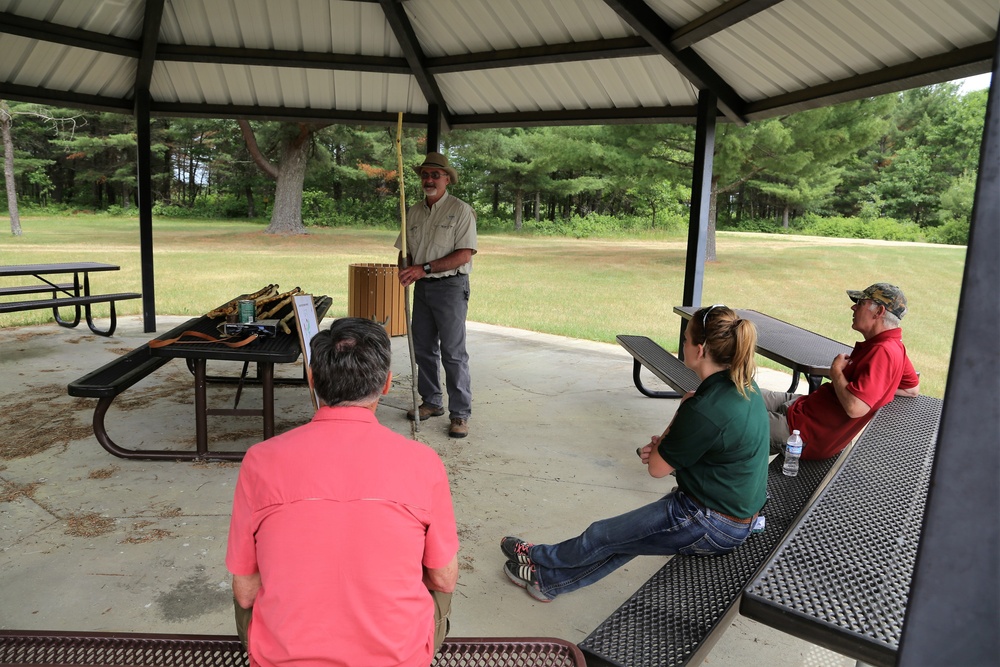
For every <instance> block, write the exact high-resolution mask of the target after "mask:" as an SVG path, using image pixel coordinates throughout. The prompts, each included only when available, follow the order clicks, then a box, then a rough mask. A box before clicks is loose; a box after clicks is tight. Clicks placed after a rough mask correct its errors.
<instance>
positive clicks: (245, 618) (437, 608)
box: [233, 591, 451, 653]
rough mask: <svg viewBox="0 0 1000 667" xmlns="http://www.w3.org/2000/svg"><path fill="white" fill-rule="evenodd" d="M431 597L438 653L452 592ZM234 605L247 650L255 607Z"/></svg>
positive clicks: (442, 641)
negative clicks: (248, 634) (248, 607)
mask: <svg viewBox="0 0 1000 667" xmlns="http://www.w3.org/2000/svg"><path fill="white" fill-rule="evenodd" d="M431 597H432V598H434V652H435V653H436V652H437V651H438V649H440V648H441V644H443V643H444V638H445V637H447V636H448V630H449V629H450V627H451V621H449V620H448V617H449V616H450V615H451V593H442V592H441V591H431ZM233 607H234V610H235V613H236V634H238V635H239V636H240V641H241V642H242V643H243V648H244V650H246V649H247V631H248V630H249V628H250V618H251V617H252V616H253V608H252V607H251V608H250V609H244V608H243V607H241V606H240V605H239V604H238V603H237V602H236V600H235V599H234V600H233Z"/></svg>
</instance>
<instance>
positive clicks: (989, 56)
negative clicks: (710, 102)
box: [744, 37, 997, 120]
mask: <svg viewBox="0 0 1000 667" xmlns="http://www.w3.org/2000/svg"><path fill="white" fill-rule="evenodd" d="M996 48H997V38H996V37H994V38H993V39H992V40H990V41H988V42H982V43H980V44H974V45H972V46H967V47H965V48H963V49H956V50H954V51H950V52H948V53H942V54H940V55H936V56H930V57H928V58H921V59H920V60H915V61H913V62H908V63H903V64H902V65H895V66H893V67H884V68H882V69H880V70H876V71H874V72H869V73H867V74H859V75H857V76H852V77H851V78H849V79H842V80H840V81H832V82H830V83H824V84H822V85H819V86H813V87H812V88H806V89H804V90H798V91H796V92H794V93H788V94H785V95H775V96H774V97H769V98H767V99H764V100H760V101H758V102H750V103H749V104H747V105H746V107H745V109H744V111H745V112H746V117H747V118H748V119H749V120H759V119H763V118H774V117H776V116H785V115H788V114H791V113H798V112H799V111H807V110H809V109H819V108H821V107H828V106H833V105H834V104H840V103H842V102H850V101H853V100H858V99H862V98H864V97H875V96H877V95H886V94H888V93H895V92H899V91H903V90H909V89H911V88H919V87H921V86H930V85H933V84H936V83H941V82H942V81H952V80H954V79H960V78H963V77H967V76H974V75H976V74H984V73H986V72H989V71H990V69H991V67H992V63H993V52H994V51H995V50H996Z"/></svg>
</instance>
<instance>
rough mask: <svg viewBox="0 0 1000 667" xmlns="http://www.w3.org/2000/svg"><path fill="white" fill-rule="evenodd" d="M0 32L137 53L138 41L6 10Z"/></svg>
mask: <svg viewBox="0 0 1000 667" xmlns="http://www.w3.org/2000/svg"><path fill="white" fill-rule="evenodd" d="M0 33H7V34H9V35H18V36H20V37H26V38H28V39H37V40H39V41H42V42H51V43H53V44H61V45H63V46H74V47H77V48H81V49H87V50H89V51H99V52H101V53H110V54H113V55H116V56H125V57H127V58H138V57H139V49H140V45H139V42H136V41H134V40H131V39H124V38H122V37H114V36H112V35H105V34H102V33H99V32H94V31H92V30H82V29H80V28H71V27H69V26H65V25H59V24H58V23H53V22H51V21H39V20H37V19H31V18H27V17H25V16H18V15H17V14H11V13H10V12H0Z"/></svg>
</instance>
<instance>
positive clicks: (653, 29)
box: [604, 0, 747, 125]
mask: <svg viewBox="0 0 1000 667" xmlns="http://www.w3.org/2000/svg"><path fill="white" fill-rule="evenodd" d="M604 2H605V4H607V5H608V6H609V7H611V9H613V10H614V11H615V12H616V13H617V14H618V16H620V17H621V18H622V20H623V21H625V22H626V23H627V24H628V25H629V26H630V27H631V28H632V29H633V30H635V31H636V32H637V33H638V34H639V36H640V37H642V38H643V39H645V40H646V41H647V42H649V44H650V46H652V47H653V48H654V49H656V51H657V53H659V54H660V55H661V56H663V58H665V59H666V60H667V62H669V63H670V64H671V65H673V66H674V68H676V69H677V71H678V72H679V73H680V74H681V76H683V77H684V78H686V79H687V80H688V81H690V82H691V83H692V84H693V85H694V87H695V88H697V89H698V90H701V91H703V90H711V91H712V93H713V94H714V95H715V98H716V99H717V100H718V104H719V108H720V109H721V110H722V113H724V114H725V115H726V116H727V117H728V118H729V119H730V120H732V121H733V122H735V123H738V124H739V125H746V123H747V119H746V117H745V111H744V109H745V107H746V102H745V101H744V100H743V99H742V98H741V97H740V96H739V95H737V94H736V91H735V90H733V88H732V86H730V85H729V84H728V83H726V81H725V80H724V79H723V78H722V77H721V76H719V74H718V73H717V72H716V71H715V70H713V69H712V68H711V67H709V66H708V63H706V62H705V61H704V60H702V58H701V56H699V55H698V54H697V53H695V52H694V51H692V50H691V49H684V50H683V51H676V50H674V48H673V47H672V45H671V41H672V39H673V29H672V28H671V27H670V26H669V25H667V23H666V22H665V21H664V20H663V19H661V18H660V16H659V14H657V13H656V12H655V11H653V10H652V9H651V8H650V7H649V5H647V4H646V3H645V2H643V0H604Z"/></svg>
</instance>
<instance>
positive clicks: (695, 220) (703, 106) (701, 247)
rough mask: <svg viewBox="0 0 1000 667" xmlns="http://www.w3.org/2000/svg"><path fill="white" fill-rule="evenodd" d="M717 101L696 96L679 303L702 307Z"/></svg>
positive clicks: (712, 96) (703, 94)
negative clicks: (692, 160) (696, 113)
mask: <svg viewBox="0 0 1000 667" xmlns="http://www.w3.org/2000/svg"><path fill="white" fill-rule="evenodd" d="M716 106H717V100H716V99H715V94H714V93H713V92H712V91H710V90H703V91H701V92H700V93H699V94H698V124H697V126H696V127H695V136H694V169H693V170H692V171H693V172H694V173H693V175H692V181H691V214H690V218H689V219H688V243H687V257H686V259H685V260H684V293H683V295H682V297H681V298H682V304H683V305H685V306H701V292H702V287H703V285H704V279H705V245H706V240H707V238H708V214H709V211H710V210H711V203H712V166H713V162H714V157H715V124H716V116H717V112H716ZM686 324H687V320H685V319H684V318H681V332H680V345H679V347H678V350H679V353H680V356H681V358H682V359H683V357H684V328H685V325H686Z"/></svg>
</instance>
